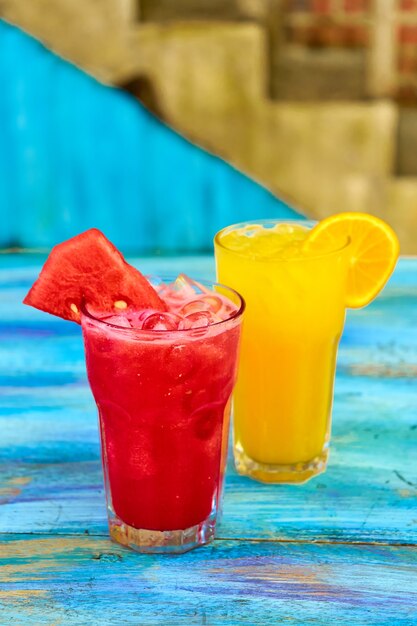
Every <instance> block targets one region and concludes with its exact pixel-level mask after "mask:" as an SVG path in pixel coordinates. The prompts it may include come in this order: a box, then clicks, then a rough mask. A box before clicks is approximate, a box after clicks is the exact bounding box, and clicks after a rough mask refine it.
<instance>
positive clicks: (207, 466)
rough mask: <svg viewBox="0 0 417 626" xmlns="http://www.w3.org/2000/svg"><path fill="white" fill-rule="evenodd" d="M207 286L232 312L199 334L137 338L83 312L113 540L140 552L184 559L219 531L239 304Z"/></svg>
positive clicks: (139, 334)
mask: <svg viewBox="0 0 417 626" xmlns="http://www.w3.org/2000/svg"><path fill="white" fill-rule="evenodd" d="M202 282H203V281H200V283H199V284H200V285H201V283H202ZM205 288H206V289H208V290H210V291H214V292H216V291H217V292H221V294H222V296H224V297H226V298H228V300H229V301H231V302H232V303H233V304H234V306H232V307H231V309H232V312H231V313H230V314H229V315H228V317H227V318H226V319H223V321H217V322H216V323H212V324H210V325H209V326H207V327H205V328H201V327H200V328H191V329H188V330H169V331H168V330H138V329H136V328H125V327H121V326H117V325H114V324H109V323H107V322H106V321H105V320H103V319H98V318H96V317H94V316H93V315H92V314H91V313H89V312H88V311H87V310H84V311H83V313H82V329H83V336H84V343H85V351H86V361H87V373H88V378H89V382H90V386H91V389H92V392H93V395H94V398H95V400H96V403H97V407H98V412H99V423H100V433H101V450H102V462H103V469H104V477H105V490H106V497H107V510H108V518H109V527H110V535H111V537H112V538H113V539H114V540H115V541H117V542H119V543H121V544H123V545H126V546H129V547H130V548H133V549H134V550H137V551H140V552H173V553H176V552H185V551H186V550H190V549H191V548H194V547H196V546H198V545H201V544H204V543H207V542H208V541H210V540H211V539H212V538H213V536H214V532H215V526H216V519H217V514H218V511H219V506H220V499H221V492H222V484H223V476H224V471H225V462H226V457H227V443H228V425H229V413H230V397H231V393H232V389H233V386H234V383H235V376H236V362H237V350H238V342H239V335H240V325H241V320H242V313H243V309H244V303H243V300H242V299H241V298H240V296H239V295H238V294H237V293H236V292H235V291H233V290H232V289H228V288H227V287H223V286H219V285H216V284H207V283H205ZM205 293H207V291H205ZM198 295H199V294H196V297H198ZM200 295H201V294H200ZM205 297H207V295H206V296H205Z"/></svg>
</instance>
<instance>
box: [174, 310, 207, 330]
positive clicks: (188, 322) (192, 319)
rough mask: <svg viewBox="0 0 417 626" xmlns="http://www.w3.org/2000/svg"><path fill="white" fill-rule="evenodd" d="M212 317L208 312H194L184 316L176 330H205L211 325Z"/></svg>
mask: <svg viewBox="0 0 417 626" xmlns="http://www.w3.org/2000/svg"><path fill="white" fill-rule="evenodd" d="M211 319H212V316H211V314H210V312H209V311H195V312H194V313H190V314H189V315H186V316H185V317H184V318H183V319H182V320H181V321H180V323H179V324H178V330H190V329H192V328H207V326H208V325H209V324H210V323H211Z"/></svg>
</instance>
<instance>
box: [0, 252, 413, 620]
mask: <svg viewBox="0 0 417 626" xmlns="http://www.w3.org/2000/svg"><path fill="white" fill-rule="evenodd" d="M41 261H42V259H40V258H38V257H31V256H8V255H4V254H3V255H0V287H1V288H0V336H1V342H0V624H1V625H3V624H4V625H5V624H9V623H14V624H36V625H38V624H40V625H42V624H48V625H49V624H50V625H52V624H70V625H73V624H76V625H84V624H85V625H95V624H105V625H107V624H108V625H110V624H111V625H113V624H137V625H145V626H148V625H149V626H150V625H153V624H166V625H171V624H173V625H177V624H179V625H184V626H188V625H193V624H207V625H220V624H221V625H223V626H224V625H226V624H248V625H255V624H256V625H258V624H262V625H265V624H266V625H268V624H278V623H289V624H300V625H304V624H314V625H316V626H317V625H323V626H324V625H325V626H328V625H329V624H331V623H332V622H334V623H335V624H338V625H345V624H346V625H348V624H349V626H350V625H352V624H360V625H364V624H375V625H378V626H381V625H389V626H392V625H395V626H398V625H412V624H417V548H416V545H417V393H416V384H415V379H416V376H417V260H412V259H404V260H402V261H401V262H400V264H399V266H398V268H397V270H396V272H395V275H394V277H393V279H392V280H391V282H390V284H389V286H388V287H387V288H386V290H385V291H384V293H383V295H382V296H381V297H380V298H379V299H378V300H377V301H376V302H375V303H374V304H373V305H371V306H370V307H368V308H367V309H365V310H363V311H357V312H351V313H349V315H348V319H347V324H346V329H345V333H344V336H343V340H342V343H341V349H340V353H339V361H338V376H337V384H336V394H335V406H334V427H333V439H332V452H331V457H330V465H329V468H328V471H327V472H326V474H324V475H321V476H319V477H317V478H316V479H315V480H312V481H311V482H310V483H307V484H306V485H302V486H271V485H261V484H258V483H255V482H252V481H250V480H248V479H245V478H242V477H239V476H237V475H236V473H235V471H234V469H233V466H232V463H229V468H228V474H227V481H226V490H225V507H224V517H223V521H222V523H221V526H220V528H219V532H218V539H217V540H216V541H215V542H214V543H213V544H211V545H210V546H207V547H204V548H201V549H199V550H196V551H194V552H191V553H188V554H186V555H184V556H177V557H161V556H142V555H138V554H135V553H133V552H130V551H127V550H125V549H123V548H121V547H119V546H117V545H116V544H113V543H111V542H110V541H109V540H108V537H107V528H106V516H105V508H104V495H103V485H102V476H101V468H100V461H99V444H98V431H97V422H96V412H95V405H94V403H93V399H92V397H91V394H90V391H89V389H88V386H87V382H86V376H85V369H84V359H83V350H82V342H81V335H80V329H79V328H78V327H77V326H75V325H73V324H71V323H66V322H63V321H61V320H58V319H55V318H52V317H48V316H46V315H44V314H42V313H40V312H37V311H34V310H31V309H29V308H26V307H23V306H22V305H21V304H20V302H21V299H22V297H23V295H24V293H25V292H26V290H27V288H28V287H29V285H30V283H31V282H32V281H33V280H34V278H35V276H36V274H37V272H38V271H39V268H40V263H41ZM136 264H137V265H138V266H139V267H141V268H142V269H143V270H144V271H145V272H149V273H156V272H161V273H162V272H163V271H165V272H166V271H168V270H169V271H170V273H172V272H175V271H177V270H178V271H184V270H185V271H188V272H189V273H192V274H194V275H196V276H197V275H200V276H201V277H205V276H207V277H209V276H212V275H213V273H214V266H213V261H212V259H211V258H209V257H198V258H195V257H187V258H183V259H180V258H175V259H170V258H156V259H144V260H143V259H138V260H136ZM277 358H279V355H277Z"/></svg>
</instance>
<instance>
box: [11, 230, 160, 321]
mask: <svg viewBox="0 0 417 626" xmlns="http://www.w3.org/2000/svg"><path fill="white" fill-rule="evenodd" d="M23 302H24V304H28V305H30V306H33V307H35V308H36V309H40V310H41V311H46V312H47V313H51V314H52V315H57V316H58V317H63V318H64V319H67V320H71V321H73V322H77V323H80V311H81V307H82V306H83V305H84V306H87V307H88V308H89V310H91V311H95V312H112V311H113V312H116V311H117V310H119V311H120V310H121V309H128V308H131V309H134V310H141V309H148V308H149V309H156V310H159V311H165V310H166V305H165V303H164V302H163V301H162V300H161V298H160V297H159V296H158V294H157V293H156V291H155V290H154V288H153V287H152V286H151V285H150V283H149V282H148V281H147V280H146V278H145V277H144V276H143V275H142V274H141V273H140V272H139V271H138V270H137V269H135V268H134V267H132V266H131V265H129V264H128V263H126V261H125V260H124V258H123V256H122V254H121V253H120V252H119V251H118V250H117V248H115V247H114V245H113V244H112V243H111V242H110V241H109V240H108V239H107V238H106V237H105V236H104V235H103V233H102V232H100V231H99V230H97V229H96V228H91V229H90V230H87V231H85V232H84V233H81V234H80V235H77V236H76V237H73V238H72V239H68V240H67V241H64V242H63V243H60V244H58V245H57V246H55V247H54V248H53V249H52V250H51V252H50V254H49V256H48V258H47V260H46V262H45V265H44V266H43V268H42V270H41V273H40V274H39V278H38V279H37V280H36V282H35V283H34V284H33V286H32V288H31V289H30V291H29V293H28V294H27V296H26V298H25V299H24V300H23Z"/></svg>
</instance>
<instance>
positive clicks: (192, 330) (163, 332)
mask: <svg viewBox="0 0 417 626" xmlns="http://www.w3.org/2000/svg"><path fill="white" fill-rule="evenodd" d="M178 276H179V274H177V275H175V274H172V275H169V274H168V275H167V274H165V275H162V276H160V275H157V274H151V275H145V278H146V279H147V280H149V282H150V279H151V278H158V279H160V280H161V281H171V282H172V281H173V280H175V279H176V278H178ZM191 280H193V281H195V282H196V283H197V282H198V283H200V284H201V285H204V286H211V287H220V288H221V289H224V290H226V291H228V292H230V293H233V294H234V295H235V296H237V298H238V300H239V302H240V305H239V307H238V308H237V310H236V311H233V312H232V313H231V315H229V316H228V317H227V318H226V319H224V320H220V321H219V322H214V323H213V324H208V326H198V327H197V328H181V329H179V328H175V329H173V330H172V329H171V330H165V329H164V330H161V329H159V330H158V329H145V330H144V329H142V328H134V327H131V328H126V326H118V325H117V324H113V323H112V322H107V321H106V320H105V319H103V318H101V319H100V318H99V317H97V316H96V315H94V314H93V313H91V311H89V310H88V309H87V303H86V302H85V300H83V301H82V302H81V314H82V315H81V325H82V316H83V315H84V316H85V317H87V318H89V319H91V320H93V321H94V322H98V323H99V324H100V325H102V326H103V327H108V328H110V329H113V330H118V331H125V332H126V333H127V334H134V335H137V336H139V335H143V336H144V335H146V336H148V337H149V335H154V336H157V337H164V336H166V335H176V336H177V335H178V334H179V333H181V334H182V333H184V335H187V334H189V333H191V334H192V333H194V334H197V333H201V331H206V330H208V329H209V328H219V327H221V325H222V324H227V323H228V322H231V321H232V320H237V319H239V318H240V317H242V315H243V313H244V311H245V309H246V302H245V299H244V298H243V296H242V295H241V294H240V293H239V292H238V291H236V289H233V287H229V286H228V285H224V284H223V283H218V282H216V281H210V280H207V279H199V278H198V279H197V278H192V279H191ZM151 284H152V283H151ZM213 293H214V294H215V293H216V292H213ZM196 296H198V294H196ZM226 297H227V296H226ZM228 299H229V300H230V298H228ZM231 302H232V303H233V301H232V300H231ZM233 304H234V303H233ZM163 312H164V311H161V313H163ZM155 313H157V311H155ZM116 315H117V313H115V314H114V317H115V316H116ZM201 337H203V335H201Z"/></svg>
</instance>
